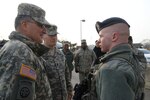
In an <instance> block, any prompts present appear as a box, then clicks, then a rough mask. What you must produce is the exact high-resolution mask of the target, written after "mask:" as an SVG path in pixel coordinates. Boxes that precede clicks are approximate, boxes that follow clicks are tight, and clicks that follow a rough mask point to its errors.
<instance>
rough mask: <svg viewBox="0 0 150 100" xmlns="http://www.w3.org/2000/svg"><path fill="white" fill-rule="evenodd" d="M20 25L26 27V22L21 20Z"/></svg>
mask: <svg viewBox="0 0 150 100" xmlns="http://www.w3.org/2000/svg"><path fill="white" fill-rule="evenodd" d="M21 27H22V28H23V29H25V28H26V27H27V22H26V21H21Z"/></svg>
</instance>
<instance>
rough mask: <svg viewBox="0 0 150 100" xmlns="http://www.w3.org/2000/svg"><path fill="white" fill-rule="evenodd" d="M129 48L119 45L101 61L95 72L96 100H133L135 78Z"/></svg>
mask: <svg viewBox="0 0 150 100" xmlns="http://www.w3.org/2000/svg"><path fill="white" fill-rule="evenodd" d="M131 52H132V51H131V48H130V47H129V45H128V44H120V45H118V46H116V47H114V48H113V49H112V50H111V51H110V52H108V53H107V54H106V55H105V56H104V57H103V58H102V59H101V64H100V67H99V70H97V71H96V76H95V79H96V94H97V98H98V100H134V99H135V92H134V91H135V89H136V87H137V83H138V82H137V80H136V79H137V78H136V75H135V73H134V71H133V68H132V67H131V66H132V65H131V64H129V63H128V62H125V61H123V60H119V59H115V58H119V57H121V58H125V59H128V60H129V61H131V62H134V61H133V60H134V59H131V58H132V57H130V53H131Z"/></svg>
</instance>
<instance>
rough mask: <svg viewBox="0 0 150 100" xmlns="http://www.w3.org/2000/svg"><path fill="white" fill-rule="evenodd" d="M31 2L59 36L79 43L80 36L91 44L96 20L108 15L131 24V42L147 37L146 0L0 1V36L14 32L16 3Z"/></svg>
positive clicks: (149, 14)
mask: <svg viewBox="0 0 150 100" xmlns="http://www.w3.org/2000/svg"><path fill="white" fill-rule="evenodd" d="M23 2H24V3H32V4H35V5H38V6H40V7H41V8H43V9H44V10H45V11H46V19H47V20H48V21H49V22H50V23H52V24H55V25H57V26H58V32H59V33H60V34H59V36H58V37H59V39H60V40H68V41H71V42H72V43H78V44H79V45H80V35H81V32H80V20H82V19H84V20H86V21H85V22H82V38H83V39H86V40H87V43H88V44H94V42H95V40H96V39H98V38H99V36H98V34H97V33H96V30H95V23H96V21H103V20H104V19H106V18H109V17H121V18H124V19H125V20H126V21H127V22H128V23H129V24H130V26H131V28H130V30H131V35H132V36H133V39H134V43H138V42H141V41H142V40H144V39H150V0H3V1H1V3H0V12H1V16H0V22H1V23H0V39H8V36H9V34H10V33H11V31H14V19H15V17H16V15H17V7H18V4H20V3H23Z"/></svg>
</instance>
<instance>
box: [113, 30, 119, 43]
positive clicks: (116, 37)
mask: <svg viewBox="0 0 150 100" xmlns="http://www.w3.org/2000/svg"><path fill="white" fill-rule="evenodd" d="M118 38H119V33H118V32H114V33H112V41H117V40H118Z"/></svg>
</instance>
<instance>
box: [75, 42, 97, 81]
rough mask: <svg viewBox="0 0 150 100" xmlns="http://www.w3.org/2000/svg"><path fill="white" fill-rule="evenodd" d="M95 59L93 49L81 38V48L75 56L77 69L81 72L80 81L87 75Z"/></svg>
mask: <svg viewBox="0 0 150 100" xmlns="http://www.w3.org/2000/svg"><path fill="white" fill-rule="evenodd" d="M95 59H96V55H95V53H94V51H93V50H92V49H90V48H88V46H87V43H86V40H85V39H83V40H81V48H80V49H79V50H77V51H76V52H75V57H74V62H75V71H76V72H77V73H78V72H79V80H80V82H81V81H82V80H83V79H85V78H86V77H87V75H88V73H89V72H90V69H91V66H92V65H93V64H94V61H95Z"/></svg>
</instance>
